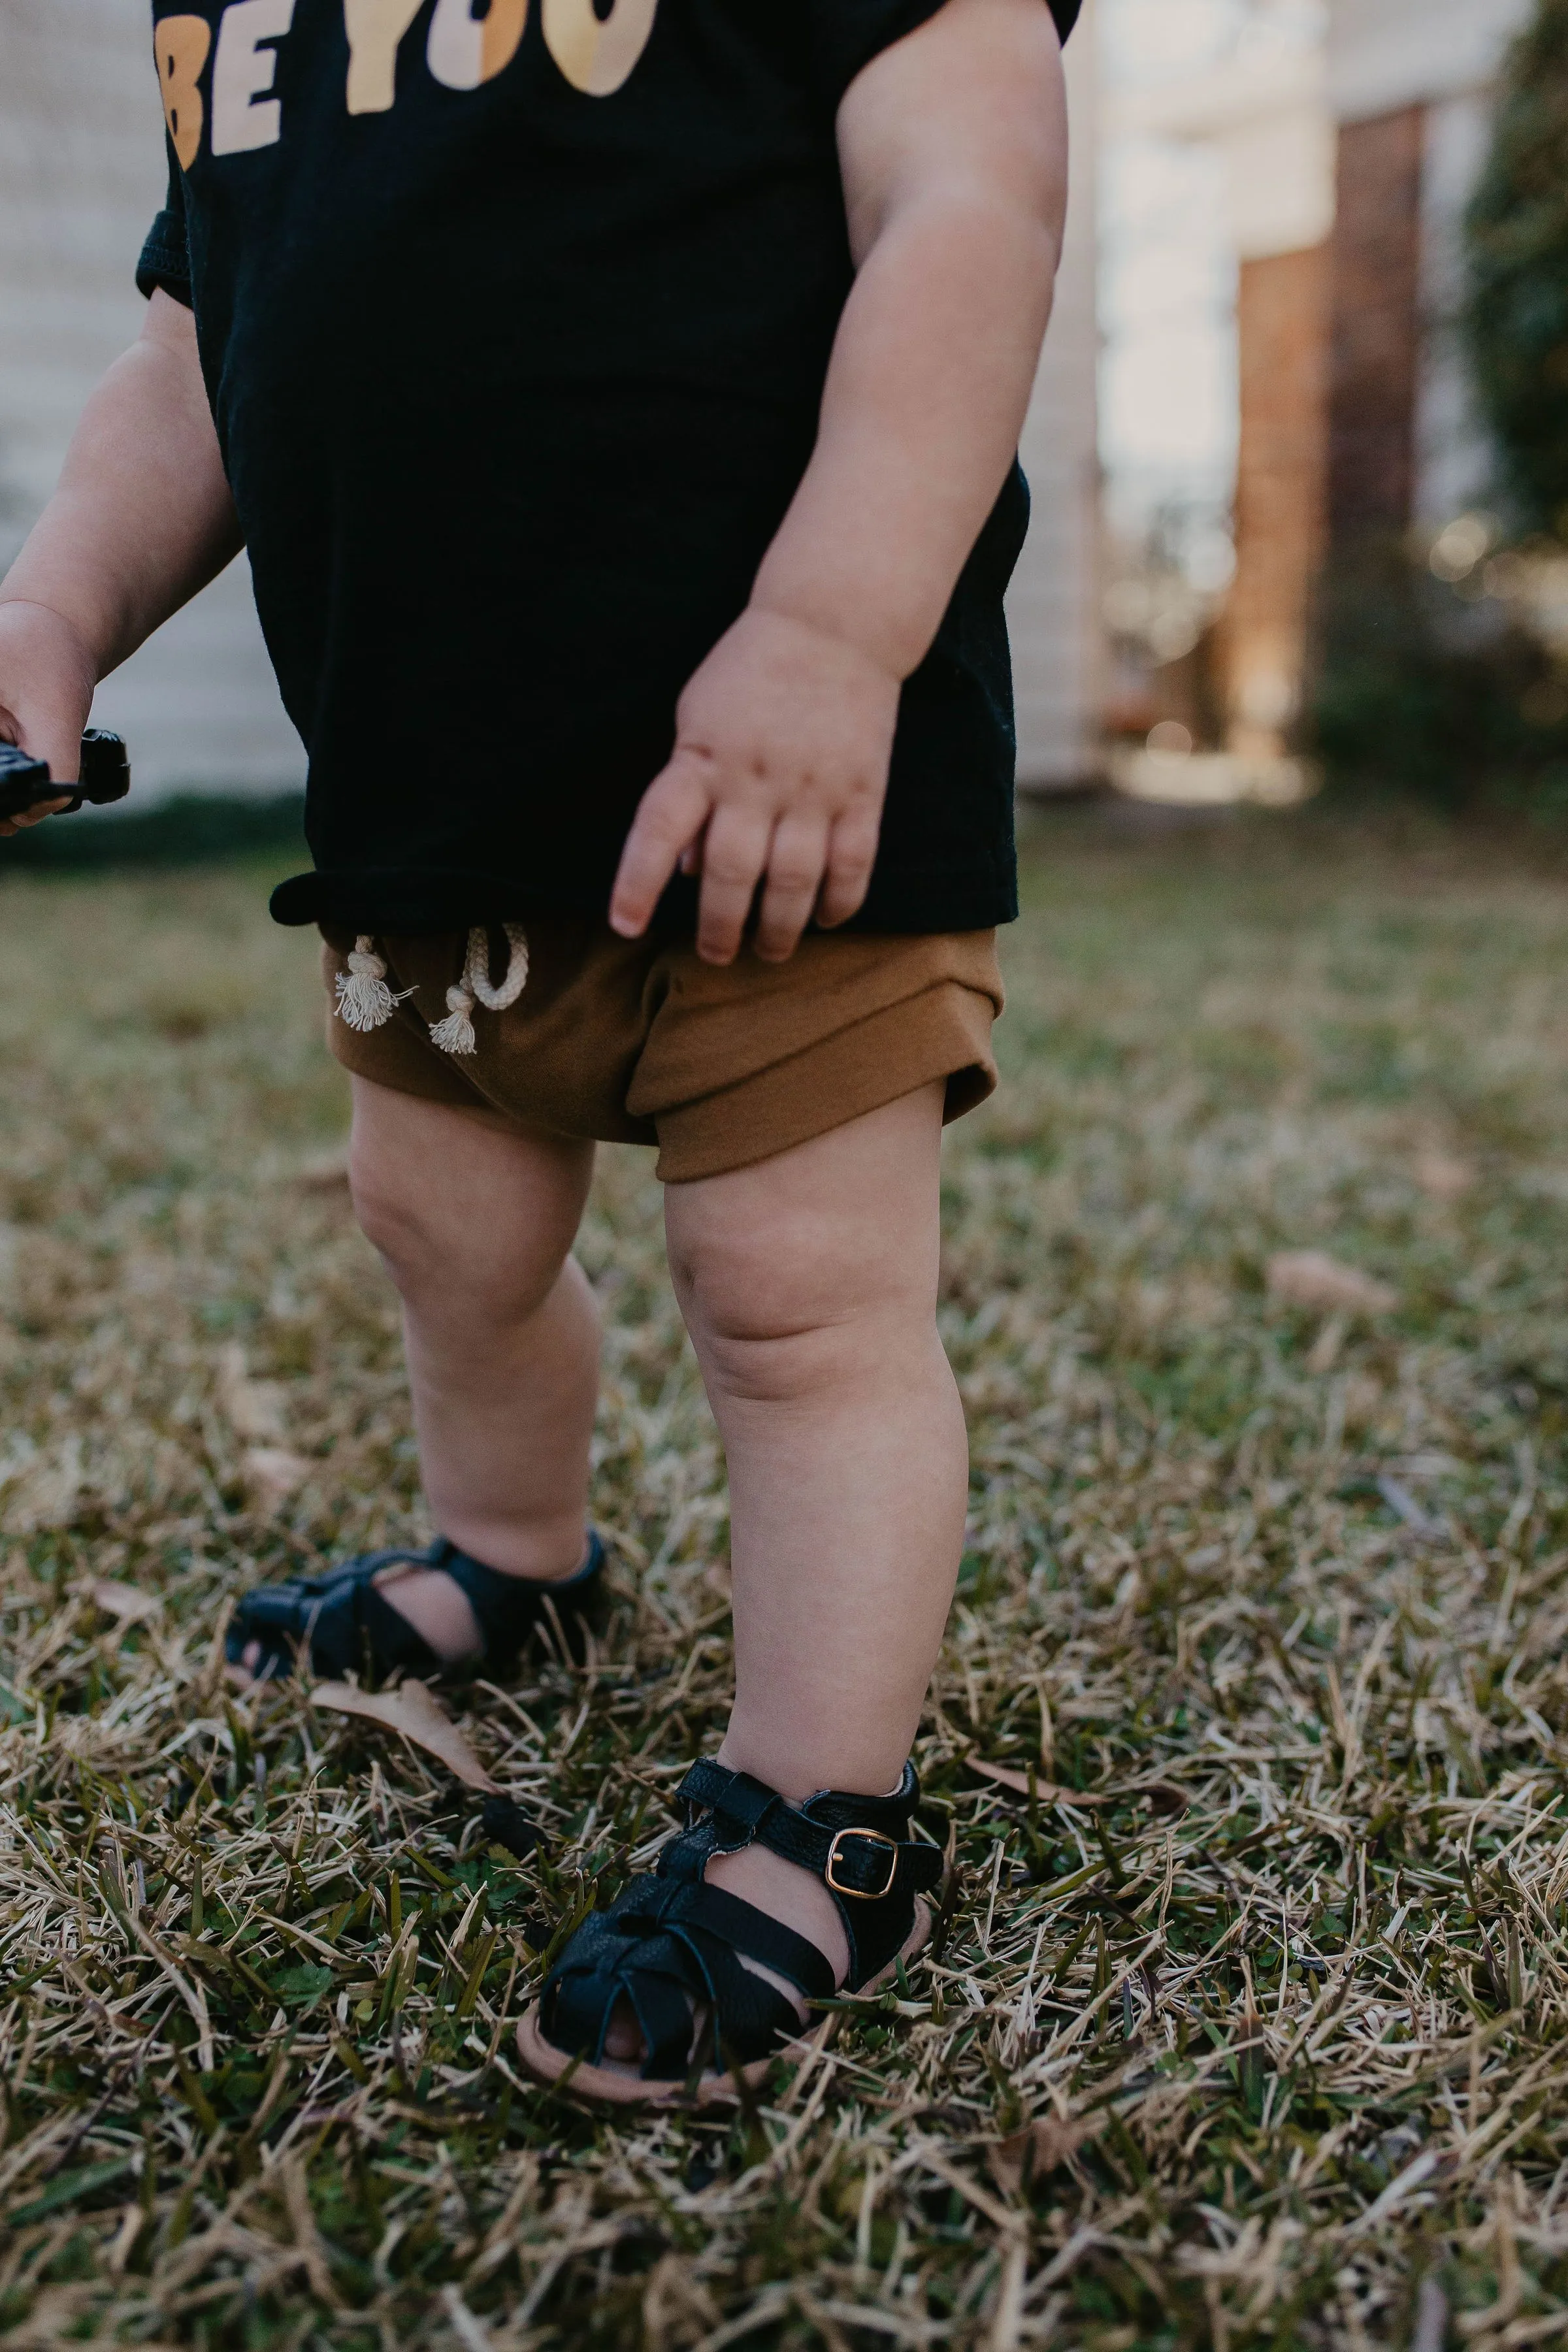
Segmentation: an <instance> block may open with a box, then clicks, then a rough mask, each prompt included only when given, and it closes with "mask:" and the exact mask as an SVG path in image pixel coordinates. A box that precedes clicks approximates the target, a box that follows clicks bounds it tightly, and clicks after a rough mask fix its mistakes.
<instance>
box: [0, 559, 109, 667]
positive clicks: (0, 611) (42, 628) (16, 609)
mask: <svg viewBox="0 0 1568 2352" xmlns="http://www.w3.org/2000/svg"><path fill="white" fill-rule="evenodd" d="M15 628H21V629H23V630H25V631H27V632H28V633H29V634H33V633H37V634H41V635H47V636H48V637H50V638H51V639H52V640H53V641H54V643H53V646H51V650H52V651H53V652H54V653H55V655H56V656H57V658H64V659H65V660H67V661H68V662H69V663H70V664H71V665H72V667H75V668H76V669H77V670H79V672H80V674H81V677H82V680H83V682H84V683H85V684H86V685H87V686H88V688H89V689H90V688H93V687H96V686H97V684H98V682H99V680H100V677H102V676H103V675H104V671H105V669H106V667H108V665H107V664H106V663H104V662H102V661H100V657H99V654H98V651H97V649H96V647H95V646H94V645H93V643H92V640H91V637H90V636H89V633H88V631H87V630H86V629H85V628H84V627H83V626H82V625H81V623H80V622H79V621H76V620H73V619H72V617H71V615H70V614H68V613H64V612H62V611H61V610H60V608H59V606H58V604H50V603H47V601H46V600H45V599H44V598H43V597H41V596H37V595H26V594H24V593H19V592H17V591H16V590H13V589H12V588H11V587H10V586H9V584H8V583H7V584H5V585H0V632H3V631H5V630H6V629H15Z"/></svg>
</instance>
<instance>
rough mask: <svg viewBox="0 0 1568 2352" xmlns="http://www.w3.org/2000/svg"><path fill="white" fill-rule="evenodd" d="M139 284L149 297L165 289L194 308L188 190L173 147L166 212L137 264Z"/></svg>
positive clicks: (162, 213)
mask: <svg viewBox="0 0 1568 2352" xmlns="http://www.w3.org/2000/svg"><path fill="white" fill-rule="evenodd" d="M136 284H137V287H138V289H140V291H141V292H142V293H143V294H145V295H146V296H147V298H148V299H149V300H151V299H152V298H153V295H154V294H155V293H157V292H158V290H159V289H160V288H162V289H163V292H164V293H165V294H172V295H173V296H174V299H175V301H176V302H183V303H184V306H185V308H186V310H190V309H191V308H192V296H191V247H190V239H189V237H188V236H187V234H186V228H185V189H184V181H183V180H182V178H181V176H180V167H179V164H178V163H176V162H175V160H174V152H173V150H172V149H171V151H170V154H169V194H168V196H167V199H166V200H165V203H164V205H163V211H162V212H161V213H160V214H159V215H158V217H157V219H156V220H155V221H154V222H153V226H152V228H151V230H150V231H149V232H148V236H147V242H146V244H145V245H144V246H143V247H142V258H141V260H140V261H139V262H138V263H137V265H136Z"/></svg>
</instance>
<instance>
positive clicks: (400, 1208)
mask: <svg viewBox="0 0 1568 2352" xmlns="http://www.w3.org/2000/svg"><path fill="white" fill-rule="evenodd" d="M349 1191H350V1193H351V1195H352V1197H353V1210H354V1216H355V1218H356V1219H357V1221H358V1223H359V1229H360V1231H361V1233H362V1234H363V1235H364V1237H365V1239H366V1241H367V1242H369V1244H370V1245H371V1247H372V1248H373V1249H374V1250H375V1251H377V1252H378V1253H379V1254H380V1255H381V1256H382V1257H383V1258H384V1260H385V1262H386V1265H387V1267H388V1269H389V1271H390V1272H391V1274H392V1276H393V1278H394V1280H395V1282H396V1283H397V1284H398V1286H399V1287H400V1288H402V1287H406V1286H410V1285H413V1284H416V1283H417V1282H418V1281H419V1280H420V1278H421V1276H424V1275H425V1274H426V1272H427V1271H429V1270H431V1269H433V1268H435V1267H436V1266H437V1265H439V1264H440V1263H441V1262H442V1260H443V1258H444V1257H447V1255H449V1252H448V1249H447V1244H448V1241H449V1231H448V1228H449V1225H450V1218H449V1215H448V1214H447V1213H444V1212H443V1211H442V1209H441V1208H440V1206H439V1205H438V1203H437V1202H436V1201H435V1200H434V1199H433V1197H432V1195H431V1193H430V1192H429V1188H428V1185H427V1184H426V1183H422V1182H420V1181H417V1177H416V1175H415V1174H413V1173H411V1171H405V1170H404V1169H401V1168H399V1167H397V1166H396V1165H395V1164H388V1162H387V1161H386V1160H384V1159H383V1158H381V1157H380V1156H379V1155H373V1154H371V1153H369V1152H366V1151H364V1150H359V1149H356V1150H353V1152H352V1153H351V1155H350V1159H349Z"/></svg>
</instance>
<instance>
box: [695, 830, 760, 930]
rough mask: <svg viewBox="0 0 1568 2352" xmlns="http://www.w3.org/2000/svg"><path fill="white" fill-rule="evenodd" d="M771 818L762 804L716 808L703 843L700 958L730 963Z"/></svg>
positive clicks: (752, 894)
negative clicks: (754, 807)
mask: <svg viewBox="0 0 1568 2352" xmlns="http://www.w3.org/2000/svg"><path fill="white" fill-rule="evenodd" d="M772 837H773V821H772V818H771V817H770V816H768V815H765V814H763V812H762V811H761V810H760V809H741V808H735V807H729V808H719V809H715V811H714V813H713V818H712V822H711V824H710V825H709V827H708V838H707V840H706V841H705V842H704V844H703V845H702V895H701V897H700V899H699V900H698V905H697V952H698V954H699V955H700V957H701V958H702V961H703V962H704V963H733V961H735V958H736V956H737V955H738V953H739V952H740V947H741V934H742V931H743V930H744V929H745V927H746V918H747V916H748V915H749V914H750V913H751V911H752V899H753V898H755V897H756V895H757V884H758V882H759V881H760V880H761V878H762V873H763V866H765V865H766V863H767V856H768V845H769V842H770V841H771V839H772Z"/></svg>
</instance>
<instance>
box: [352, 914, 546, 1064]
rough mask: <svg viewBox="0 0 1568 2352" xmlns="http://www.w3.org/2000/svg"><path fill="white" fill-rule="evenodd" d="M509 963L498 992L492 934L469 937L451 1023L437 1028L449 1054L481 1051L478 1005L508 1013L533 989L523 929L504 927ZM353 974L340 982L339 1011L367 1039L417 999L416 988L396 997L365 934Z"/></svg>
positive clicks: (452, 996) (450, 1007)
mask: <svg viewBox="0 0 1568 2352" xmlns="http://www.w3.org/2000/svg"><path fill="white" fill-rule="evenodd" d="M501 928H502V929H503V930H504V931H505V933H506V937H507V947H508V950H509V958H508V962H507V972H506V978H505V979H504V980H503V981H502V982H501V984H500V987H499V988H494V987H492V986H491V984H490V940H489V931H487V930H486V929H484V927H483V926H482V925H477V926H476V927H475V929H472V930H471V931H470V932H469V933H468V953H467V954H466V956H465V957H464V959H463V971H462V977H461V978H460V979H459V980H458V981H457V982H455V983H454V984H453V986H452V987H450V988H449V989H448V990H447V1018H446V1019H445V1020H444V1021H436V1022H432V1024H430V1042H431V1044H432V1045H439V1047H440V1048H441V1051H442V1052H443V1053H444V1054H471V1053H473V1052H474V1051H475V1050H476V1045H475V1038H474V1022H473V1013H474V1006H475V1004H476V1003H479V1004H482V1005H484V1006H485V1007H486V1009H487V1010H488V1011H489V1012H491V1013H508V1012H510V1009H511V1007H512V1006H513V1005H514V1004H515V1003H517V1000H518V998H519V997H520V996H521V994H522V992H523V990H524V989H525V988H526V987H527V986H528V933H527V932H526V931H525V930H524V929H523V928H522V926H521V923H505V924H503V925H502V926H501ZM348 967H349V968H348V971H346V972H342V971H341V972H339V974H338V976H337V982H336V987H337V997H338V1003H337V1010H338V1016H339V1018H340V1019H341V1020H342V1021H346V1022H347V1024H348V1025H349V1027H350V1028H351V1029H357V1030H359V1031H361V1032H362V1034H363V1033H365V1032H368V1031H370V1030H372V1029H379V1028H380V1027H381V1026H382V1024H383V1023H384V1022H387V1021H390V1020H391V1018H392V1016H393V1013H394V1012H395V1010H396V1008H397V1006H398V1005H400V1004H401V1003H404V1001H405V999H406V998H407V997H410V996H412V995H413V993H414V991H413V990H412V989H411V988H404V989H400V990H398V992H396V994H394V993H393V991H392V990H391V989H390V988H389V987H388V986H387V982H386V965H385V963H384V961H383V960H382V958H381V957H380V956H378V955H377V953H376V951H375V941H374V939H373V938H372V937H371V936H370V934H369V933H368V932H365V931H362V932H361V933H360V935H359V937H358V938H357V939H356V940H355V941H354V944H353V954H352V955H351V956H350V957H349V959H348Z"/></svg>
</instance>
